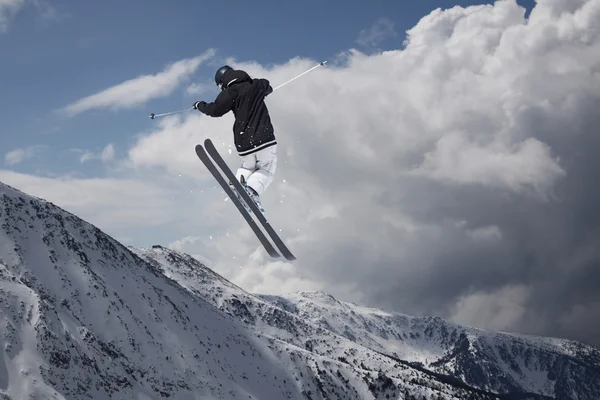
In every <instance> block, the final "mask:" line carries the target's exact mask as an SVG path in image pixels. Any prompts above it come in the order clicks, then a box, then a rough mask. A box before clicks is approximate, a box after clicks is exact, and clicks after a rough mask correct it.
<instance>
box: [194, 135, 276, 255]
mask: <svg viewBox="0 0 600 400" xmlns="http://www.w3.org/2000/svg"><path fill="white" fill-rule="evenodd" d="M196 154H197V155H198V158H200V160H201V161H202V162H203V163H204V165H205V166H206V168H207V169H208V171H209V172H210V173H211V174H212V176H214V177H215V179H216V180H217V182H219V185H221V187H222V188H223V190H224V191H225V193H227V196H229V198H230V199H231V201H232V202H233V204H235V206H236V207H237V209H238V211H239V212H240V213H241V214H242V216H243V217H244V219H245V220H246V222H247V223H248V225H250V228H252V231H253V232H254V234H255V235H256V237H257V238H258V240H259V241H260V243H261V244H262V245H263V247H264V248H265V250H266V251H267V253H269V255H270V256H271V257H273V258H278V257H279V253H278V252H277V250H275V248H274V247H273V245H272V244H271V242H270V241H269V239H267V237H266V236H265V234H264V233H263V231H262V230H261V229H260V227H259V226H258V225H257V224H256V222H255V221H254V219H253V218H252V216H251V215H250V213H248V211H247V210H246V208H245V207H244V205H243V204H242V203H241V202H240V200H239V199H238V197H237V196H236V195H235V193H233V190H231V188H230V187H229V184H228V183H227V182H226V181H225V178H223V175H221V173H220V172H219V170H218V169H217V168H216V167H215V165H214V164H213V162H212V160H211V159H210V157H208V154H207V153H206V151H205V150H204V148H203V147H202V145H199V144H198V145H196ZM227 169H228V168H227ZM228 170H229V169H228ZM234 181H235V179H234ZM240 187H241V185H240ZM253 204H254V203H253Z"/></svg>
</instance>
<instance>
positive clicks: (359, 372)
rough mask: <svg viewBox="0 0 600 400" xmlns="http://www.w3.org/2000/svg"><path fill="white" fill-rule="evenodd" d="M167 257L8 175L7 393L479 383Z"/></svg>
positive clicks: (123, 395)
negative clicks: (426, 369)
mask: <svg viewBox="0 0 600 400" xmlns="http://www.w3.org/2000/svg"><path fill="white" fill-rule="evenodd" d="M152 250H153V251H156V252H158V250H161V249H152ZM138 253H139V252H138ZM161 253H162V257H163V258H162V259H160V257H158V256H157V258H156V259H153V260H150V259H148V258H147V257H145V258H146V260H145V259H143V258H141V257H140V256H139V255H138V254H136V253H135V252H133V251H131V250H130V249H128V248H126V247H124V246H122V245H121V244H119V243H118V242H116V241H115V240H113V239H112V238H111V237H109V236H107V235H105V234H104V233H102V232H101V231H100V230H98V229H97V228H95V227H94V226H92V225H90V224H88V223H86V222H84V221H82V220H81V219H79V218H77V217H75V216H74V215H72V214H70V213H68V212H66V211H64V210H62V209H60V208H58V207H55V206H54V205H52V204H51V203H48V202H46V201H44V200H42V199H37V198H33V197H31V196H28V195H26V194H24V193H21V192H19V191H17V190H15V189H13V188H11V187H9V186H6V185H3V184H0V330H1V332H0V340H1V344H2V350H3V351H2V353H1V354H2V359H1V362H0V398H2V399H108V398H110V399H140V400H142V399H143V400H146V399H159V398H167V397H168V398H171V399H325V398H328V399H375V398H377V399H384V398H397V399H399V398H402V399H461V398H467V397H468V396H469V395H471V394H473V393H477V391H475V390H473V389H470V388H461V387H457V386H456V385H452V384H447V383H444V382H442V381H440V380H438V379H436V378H432V377H431V376H429V375H427V374H425V373H422V372H420V371H418V370H415V369H413V368H410V367H407V366H405V365H402V364H397V363H395V362H394V361H393V360H391V359H390V358H389V357H385V356H382V355H379V354H377V353H375V352H373V351H371V350H369V349H366V348H364V347H362V346H359V345H357V344H355V343H353V342H351V341H349V340H348V339H345V338H343V337H341V336H337V335H334V334H332V333H330V332H328V331H325V330H323V329H322V328H320V327H318V326H315V325H313V324H311V323H307V322H303V321H302V320H301V319H299V318H297V317H295V316H292V315H291V314H289V313H287V312H286V311H284V310H281V309H280V308H279V307H276V306H273V305H271V304H270V303H268V302H264V301H262V300H260V299H258V298H257V297H254V296H251V295H249V294H247V293H245V292H244V291H243V290H241V289H240V288H237V287H236V286H234V285H232V284H231V283H229V282H227V281H226V280H224V279H223V278H221V277H220V276H218V275H216V274H214V273H213V272H212V271H210V270H208V269H206V268H202V269H198V270H196V269H194V266H195V265H196V264H197V262H196V264H194V263H192V262H191V261H193V260H192V259H190V258H189V256H186V255H179V254H177V253H170V254H171V255H173V256H177V257H179V258H178V259H175V258H173V257H171V256H170V255H169V253H168V252H163V251H162V250H161ZM157 254H158V253H157ZM159 255H160V254H159ZM185 257H187V258H185ZM183 258H185V263H180V264H179V265H178V263H179V261H178V260H179V259H181V260H183ZM162 263H165V264H169V265H170V266H172V269H168V268H165V267H163V266H162V265H163V264H162ZM184 264H185V265H184ZM236 297H237V298H236ZM252 302H256V303H257V304H260V308H261V312H260V313H256V310H255V309H254V308H253V303H252ZM245 304H248V305H250V308H248V307H245ZM246 311H247V313H245V312H246ZM290 317H291V319H290ZM313 349H314V350H313ZM344 355H345V356H346V357H347V359H345V358H343V356H344ZM483 398H485V397H483Z"/></svg>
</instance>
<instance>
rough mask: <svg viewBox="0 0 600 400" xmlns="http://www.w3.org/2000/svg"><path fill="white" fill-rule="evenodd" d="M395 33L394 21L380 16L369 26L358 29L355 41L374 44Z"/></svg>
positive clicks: (367, 44)
mask: <svg viewBox="0 0 600 400" xmlns="http://www.w3.org/2000/svg"><path fill="white" fill-rule="evenodd" d="M396 35H397V34H396V30H395V29H394V22H393V21H391V20H389V19H388V18H380V19H379V20H377V22H375V24H373V26H371V27H370V28H368V29H363V30H362V31H360V33H359V34H358V39H356V42H357V43H358V44H360V45H362V46H376V45H378V44H379V43H381V42H382V41H383V40H385V39H388V38H390V37H394V36H396Z"/></svg>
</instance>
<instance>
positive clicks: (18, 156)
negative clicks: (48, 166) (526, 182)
mask: <svg viewBox="0 0 600 400" xmlns="http://www.w3.org/2000/svg"><path fill="white" fill-rule="evenodd" d="M45 147H46V146H43V145H38V146H30V147H26V148H23V149H15V150H12V151H9V152H8V153H6V154H5V155H4V164H6V165H8V166H12V165H15V164H19V163H21V162H23V161H25V160H26V159H28V158H31V157H33V156H35V155H36V154H37V153H38V152H39V151H41V150H42V149H43V148H45Z"/></svg>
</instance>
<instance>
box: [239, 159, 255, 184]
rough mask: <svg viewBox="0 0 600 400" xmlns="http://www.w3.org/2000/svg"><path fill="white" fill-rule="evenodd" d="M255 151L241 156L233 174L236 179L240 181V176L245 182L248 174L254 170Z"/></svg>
mask: <svg viewBox="0 0 600 400" xmlns="http://www.w3.org/2000/svg"><path fill="white" fill-rule="evenodd" d="M256 164H257V162H256V153H254V154H248V155H247V156H242V157H241V165H240V167H239V168H238V170H237V172H236V174H235V176H236V178H238V181H241V180H242V178H244V180H245V181H246V182H247V181H248V178H250V175H252V173H253V172H254V171H255V170H256V168H257V166H256Z"/></svg>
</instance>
